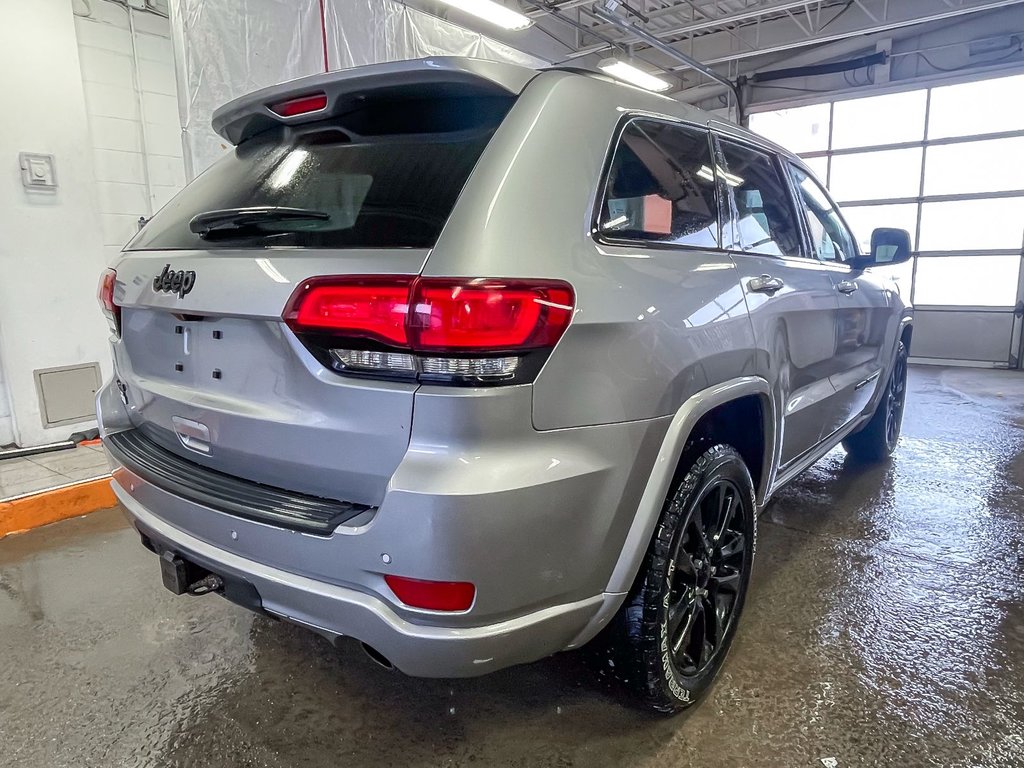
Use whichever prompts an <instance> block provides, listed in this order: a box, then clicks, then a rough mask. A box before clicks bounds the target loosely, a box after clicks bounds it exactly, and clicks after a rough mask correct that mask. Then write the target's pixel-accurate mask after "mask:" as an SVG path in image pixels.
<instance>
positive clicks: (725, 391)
mask: <svg viewBox="0 0 1024 768" xmlns="http://www.w3.org/2000/svg"><path fill="white" fill-rule="evenodd" d="M748 395H757V396H759V397H760V398H761V399H762V400H763V401H764V402H765V403H766V406H767V407H766V409H765V413H764V430H765V432H764V436H765V455H764V460H763V464H762V468H761V482H760V486H759V487H758V489H757V499H756V501H757V506H758V509H760V507H761V505H762V504H763V503H764V500H765V497H766V494H767V491H768V489H769V488H770V487H771V485H772V482H773V479H774V477H775V472H776V469H777V467H776V456H777V455H778V452H779V445H780V443H781V441H782V434H781V430H780V429H778V427H777V425H778V422H777V419H776V415H775V414H776V405H775V401H774V399H773V398H772V389H771V386H770V385H769V384H768V382H767V381H766V380H765V379H763V378H761V377H760V376H741V377H739V378H735V379H730V380H728V381H724V382H722V383H721V384H716V385H715V386H713V387H708V388H707V389H704V390H701V391H700V392H698V393H697V394H695V395H693V396H692V397H690V398H689V399H688V400H687V401H686V402H685V403H683V405H682V406H681V407H680V408H679V410H678V411H676V413H675V416H673V417H672V421H671V423H670V424H669V427H668V431H667V432H666V433H665V438H664V439H663V440H662V443H661V449H660V450H659V451H658V457H657V458H656V459H655V461H654V466H653V468H652V469H651V475H650V477H649V478H648V480H647V485H646V486H645V487H644V492H643V494H642V495H641V497H640V503H639V504H638V506H637V511H636V515H635V516H634V517H633V522H632V524H631V525H630V527H629V531H628V532H627V534H626V538H625V541H624V542H623V545H622V551H621V552H620V553H619V559H618V560H617V561H616V563H615V568H614V569H613V570H612V575H611V577H610V578H609V580H608V586H607V587H606V588H605V591H604V599H603V601H602V603H601V606H600V608H598V610H597V613H595V614H594V616H593V617H592V618H591V619H590V621H588V622H587V625H586V626H585V627H584V628H583V629H582V630H581V631H580V632H579V633H578V634H577V635H576V637H575V638H573V640H572V642H570V643H569V644H568V645H567V646H566V649H569V648H579V647H580V646H581V645H584V644H585V643H587V642H589V641H590V640H591V639H592V638H593V637H594V636H595V635H597V633H598V632H600V631H601V629H603V628H604V627H605V626H606V625H607V624H608V622H610V621H611V620H612V618H613V617H614V616H615V614H616V613H617V612H618V610H619V608H620V607H621V606H622V602H623V601H624V600H625V599H626V595H627V594H628V593H629V590H630V588H631V587H632V586H633V581H634V579H636V575H637V573H638V572H639V570H640V565H641V563H642V562H643V559H644V556H645V555H646V554H647V548H648V546H649V545H650V542H651V537H652V536H653V535H654V527H655V526H656V525H657V524H658V519H659V518H660V517H661V510H662V507H663V506H664V505H665V499H666V498H667V496H668V490H669V486H670V485H671V484H672V478H673V477H674V476H675V474H676V469H677V468H678V467H679V459H680V457H681V456H682V453H683V448H685V447H686V442H687V440H689V438H690V435H691V434H692V433H693V428H694V427H695V426H697V422H698V421H700V419H701V418H702V417H703V416H705V415H706V414H708V413H710V412H711V411H712V410H713V409H715V408H717V407H718V406H720V405H725V404H726V403H728V402H730V401H732V400H736V399H738V398H740V397H747V396H748Z"/></svg>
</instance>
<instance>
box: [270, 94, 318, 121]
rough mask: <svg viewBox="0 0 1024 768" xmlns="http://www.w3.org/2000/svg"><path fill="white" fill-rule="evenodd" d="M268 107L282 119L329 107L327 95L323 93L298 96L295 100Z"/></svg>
mask: <svg viewBox="0 0 1024 768" xmlns="http://www.w3.org/2000/svg"><path fill="white" fill-rule="evenodd" d="M268 106H269V108H270V111H271V112H275V113H276V114H278V115H280V116H281V117H295V116H297V115H305V114H308V113H310V112H319V111H320V110H322V109H325V108H326V107H327V94H326V93H323V92H320V93H309V94H306V95H305V96H297V97H295V98H294V99H288V100H287V101H280V102H278V103H277V104H270V105H268Z"/></svg>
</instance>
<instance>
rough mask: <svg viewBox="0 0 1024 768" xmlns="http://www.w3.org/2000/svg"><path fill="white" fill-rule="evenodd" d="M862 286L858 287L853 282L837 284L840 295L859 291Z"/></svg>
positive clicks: (843, 281)
mask: <svg viewBox="0 0 1024 768" xmlns="http://www.w3.org/2000/svg"><path fill="white" fill-rule="evenodd" d="M859 287H860V286H858V285H857V283H856V282H854V281H853V280H840V281H839V282H838V283H836V290H837V291H839V292H840V293H846V294H850V293H853V292H854V291H856V290H857V288H859Z"/></svg>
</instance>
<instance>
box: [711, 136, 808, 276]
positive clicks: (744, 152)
mask: <svg viewBox="0 0 1024 768" xmlns="http://www.w3.org/2000/svg"><path fill="white" fill-rule="evenodd" d="M720 144H721V158H720V159H721V165H720V166H719V168H718V175H719V177H720V178H721V179H722V181H723V182H724V184H725V189H726V190H728V194H729V208H730V210H731V216H730V219H731V221H730V222H729V225H728V226H725V227H724V228H723V234H722V238H723V240H724V241H725V242H724V245H725V247H726V248H731V249H733V250H737V251H748V252H750V253H763V254H765V255H768V256H802V255H803V254H802V253H801V248H800V230H799V228H798V227H797V224H796V218H795V217H794V216H793V206H792V205H791V203H790V196H789V190H788V188H787V186H786V182H785V180H784V179H783V177H782V174H781V173H780V172H779V169H778V166H777V165H776V164H775V162H774V161H773V160H772V158H771V156H770V155H768V154H766V153H764V152H760V151H758V150H756V149H751V148H750V147H746V146H744V145H742V144H734V143H732V142H730V141H728V140H724V139H723V140H721V142H720ZM722 165H724V167H721V166H722Z"/></svg>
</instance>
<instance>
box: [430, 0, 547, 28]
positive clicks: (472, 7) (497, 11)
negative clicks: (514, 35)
mask: <svg viewBox="0 0 1024 768" xmlns="http://www.w3.org/2000/svg"><path fill="white" fill-rule="evenodd" d="M441 2H442V3H444V4H445V5H450V6H451V7H452V8H458V9H459V10H460V11H464V12H465V13H469V14H472V15H473V16H476V17H477V18H481V19H483V20H484V21H489V22H490V23H491V24H496V25H498V26H499V27H501V28H502V29H511V30H517V29H526V28H527V27H528V26H530V25H531V24H533V19H531V18H530V17H529V16H524V15H523V14H521V13H519V11H514V10H512V9H511V8H506V7H505V6H504V5H502V4H501V3H496V2H494V0H441Z"/></svg>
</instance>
